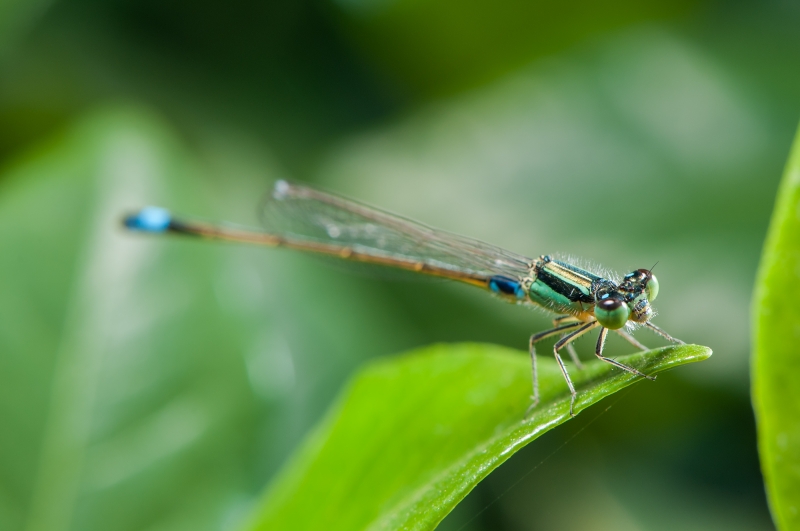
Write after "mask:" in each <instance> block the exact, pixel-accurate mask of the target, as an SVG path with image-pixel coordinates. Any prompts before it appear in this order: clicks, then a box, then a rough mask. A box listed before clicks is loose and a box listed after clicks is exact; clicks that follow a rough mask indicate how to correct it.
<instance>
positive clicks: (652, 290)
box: [647, 275, 658, 302]
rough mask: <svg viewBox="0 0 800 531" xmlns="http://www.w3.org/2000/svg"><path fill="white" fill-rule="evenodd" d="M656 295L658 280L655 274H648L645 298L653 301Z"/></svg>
mask: <svg viewBox="0 0 800 531" xmlns="http://www.w3.org/2000/svg"><path fill="white" fill-rule="evenodd" d="M657 296H658V280H657V279H656V276H655V275H650V280H648V281H647V300H649V301H650V302H653V301H654V300H656V297H657Z"/></svg>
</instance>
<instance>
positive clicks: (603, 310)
mask: <svg viewBox="0 0 800 531" xmlns="http://www.w3.org/2000/svg"><path fill="white" fill-rule="evenodd" d="M630 313H631V310H630V308H628V305H627V304H625V302H624V301H622V300H621V299H618V298H616V297H609V298H607V299H602V300H600V301H598V302H597V304H596V305H595V307H594V316H595V318H596V319H597V321H598V322H599V323H600V324H601V325H602V326H604V327H605V328H610V329H611V330H617V329H619V328H622V327H623V326H625V323H627V322H628V316H630Z"/></svg>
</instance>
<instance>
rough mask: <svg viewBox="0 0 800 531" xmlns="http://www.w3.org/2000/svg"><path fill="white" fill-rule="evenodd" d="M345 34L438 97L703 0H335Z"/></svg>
mask: <svg viewBox="0 0 800 531" xmlns="http://www.w3.org/2000/svg"><path fill="white" fill-rule="evenodd" d="M334 3H335V4H336V5H337V7H338V8H339V9H340V11H341V13H342V14H343V15H344V16H343V17H341V18H342V22H343V24H344V25H345V27H346V28H347V31H346V32H345V36H346V37H347V38H349V39H350V40H352V41H354V42H355V43H356V45H357V47H358V51H359V52H360V53H362V54H364V55H365V56H368V57H369V58H370V59H371V60H372V61H373V62H374V63H376V64H377V65H378V66H379V68H381V69H382V70H383V72H384V73H385V74H386V75H387V76H389V77H391V78H393V80H395V81H399V82H400V83H399V84H400V85H401V86H405V87H407V88H410V89H412V90H413V91H415V92H418V93H421V94H423V95H425V96H441V95H442V94H447V93H452V92H455V91H458V90H461V89H464V88H465V87H469V86H472V85H476V84H482V83H485V82H486V81H489V80H492V79H494V78H497V77H499V76H500V75H502V74H505V73H507V72H509V71H511V70H513V69H515V68H518V67H520V66H522V65H524V64H526V63H528V62H530V61H531V60H533V59H535V58H538V57H542V56H544V55H547V54H553V53H554V52H558V51H560V50H563V49H565V48H569V47H570V46H574V45H575V43H577V42H580V41H582V40H586V39H588V38H590V37H593V36H597V35H600V34H603V33H604V32H609V31H613V30H618V29H619V28H621V27H624V26H627V25H630V24H633V23H636V22H639V23H641V22H643V21H649V22H653V21H656V20H663V19H670V18H675V17H677V16H680V15H685V14H686V13H688V12H690V11H692V10H693V9H696V8H697V7H698V5H702V4H703V3H704V2H702V0H680V1H677V2H675V1H672V2H665V1H663V0H658V1H656V2H647V3H642V2H632V1H630V0H617V1H614V2H602V3H598V2H591V1H586V0H582V1H579V2H570V3H569V4H564V3H553V2H535V1H534V2H520V1H518V0H501V1H500V2H492V3H487V2H481V1H479V0H478V1H476V0H466V1H465V0H433V1H428V2H419V1H417V0H334Z"/></svg>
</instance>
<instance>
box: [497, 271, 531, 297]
mask: <svg viewBox="0 0 800 531" xmlns="http://www.w3.org/2000/svg"><path fill="white" fill-rule="evenodd" d="M489 289H490V290H492V291H493V292H495V293H497V294H500V295H512V296H514V297H516V298H518V299H524V298H525V290H523V289H522V284H520V283H519V282H517V281H516V280H514V279H513V278H508V277H504V276H500V275H495V276H493V277H492V278H490V279H489Z"/></svg>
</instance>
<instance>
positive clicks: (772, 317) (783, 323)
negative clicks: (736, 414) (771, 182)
mask: <svg viewBox="0 0 800 531" xmlns="http://www.w3.org/2000/svg"><path fill="white" fill-rule="evenodd" d="M798 208H800V133H798V134H797V136H796V137H795V141H794V145H793V146H792V151H791V154H790V157H789V160H788V162H787V165H786V169H785V171H784V176H783V180H782V181H781V185H780V188H779V190H778V196H777V199H776V205H775V210H774V211H773V215H772V220H771V222H770V228H769V232H768V234H767V239H766V243H765V244H764V251H763V253H762V257H761V263H760V265H759V272H758V277H757V281H756V287H755V293H754V295H753V308H752V322H753V338H754V339H753V357H752V362H751V363H752V367H753V380H752V398H753V409H754V411H755V414H756V424H757V429H758V448H759V455H760V458H761V470H762V473H763V475H764V483H765V487H766V490H767V498H768V500H769V503H770V509H771V511H772V516H773V520H774V521H775V524H776V526H777V527H778V528H779V529H798V528H800V502H798V500H800V388H798V386H797V380H798V377H799V376H800V358H798V356H797V344H798V339H800V329H798V325H797V323H798V322H800V309H798V307H797V304H796V301H797V296H798V291H797V288H796V286H797V285H798V284H797V282H798V280H799V279H798V276H800V219H798V214H797V213H798Z"/></svg>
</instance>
